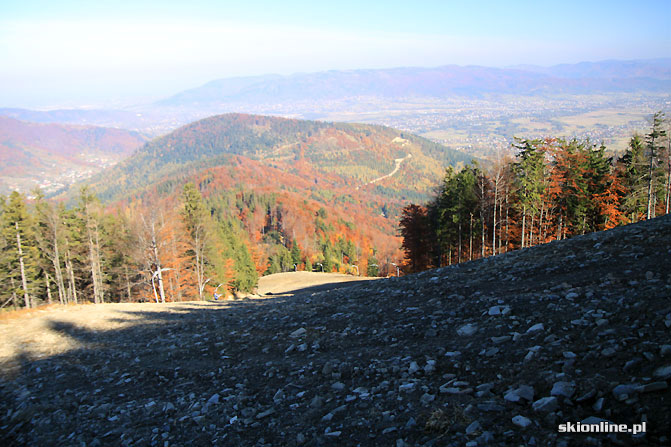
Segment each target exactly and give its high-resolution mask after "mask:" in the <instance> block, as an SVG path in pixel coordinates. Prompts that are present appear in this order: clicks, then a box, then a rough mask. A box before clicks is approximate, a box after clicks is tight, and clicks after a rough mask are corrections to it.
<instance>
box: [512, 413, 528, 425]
mask: <svg viewBox="0 0 671 447" xmlns="http://www.w3.org/2000/svg"><path fill="white" fill-rule="evenodd" d="M513 424H515V425H517V426H518V427H522V428H527V427H528V426H529V425H531V419H529V418H525V417H524V416H522V415H519V414H518V415H517V416H515V417H513Z"/></svg>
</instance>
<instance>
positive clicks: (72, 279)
mask: <svg viewBox="0 0 671 447" xmlns="http://www.w3.org/2000/svg"><path fill="white" fill-rule="evenodd" d="M65 268H66V270H67V272H68V276H69V279H70V297H71V298H72V301H73V302H74V303H75V304H77V284H76V283H75V272H74V269H73V268H72V260H71V259H70V249H69V248H66V250H65Z"/></svg>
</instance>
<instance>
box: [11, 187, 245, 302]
mask: <svg viewBox="0 0 671 447" xmlns="http://www.w3.org/2000/svg"><path fill="white" fill-rule="evenodd" d="M35 195H36V197H35V198H33V199H32V200H28V199H27V198H26V197H25V196H24V195H22V194H20V193H18V192H16V191H14V192H12V193H11V194H10V195H9V196H8V197H0V306H1V307H7V306H12V307H26V308H30V307H34V306H36V305H38V304H42V303H60V304H70V303H73V304H77V303H82V302H93V303H104V302H121V301H156V302H166V301H181V300H187V299H189V300H191V299H194V298H200V299H203V298H204V297H205V296H206V295H207V294H210V295H211V294H213V293H215V292H216V291H219V293H220V294H222V295H223V294H224V293H226V291H238V290H240V291H250V290H252V289H253V288H254V287H255V286H256V283H257V280H258V276H257V274H256V270H255V268H254V262H253V260H252V256H251V253H250V250H249V247H248V245H247V243H246V241H245V237H244V234H245V233H244V229H243V228H242V226H241V225H240V223H239V222H235V221H233V220H231V219H229V218H228V217H227V216H225V215H222V214H220V213H217V212H216V210H215V209H213V208H212V207H211V204H207V203H206V200H204V199H203V197H202V196H201V194H200V192H199V191H198V189H197V188H196V187H195V185H194V184H193V183H187V184H186V185H184V187H183V189H182V191H181V194H180V196H179V198H178V200H177V201H176V203H175V200H174V199H175V197H172V196H171V197H165V198H163V199H159V198H157V197H151V198H145V199H144V200H136V201H133V202H130V203H127V204H124V205H117V206H116V207H108V208H105V207H104V206H103V205H102V203H101V202H100V201H99V200H98V199H97V197H96V196H95V195H94V194H93V193H92V192H91V190H90V189H89V188H88V187H84V188H82V189H81V190H80V193H79V197H78V200H77V204H76V205H75V206H73V207H71V208H67V207H66V206H65V205H64V204H63V203H53V202H50V201H47V200H45V198H44V197H43V196H42V195H41V194H40V193H39V191H36V192H35Z"/></svg>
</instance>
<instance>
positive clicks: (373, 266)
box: [366, 249, 380, 277]
mask: <svg viewBox="0 0 671 447" xmlns="http://www.w3.org/2000/svg"><path fill="white" fill-rule="evenodd" d="M376 252H377V250H375V249H373V253H372V254H371V255H370V257H369V258H368V266H367V267H366V276H371V277H376V276H380V265H379V261H378V260H377V257H376V256H375V255H376Z"/></svg>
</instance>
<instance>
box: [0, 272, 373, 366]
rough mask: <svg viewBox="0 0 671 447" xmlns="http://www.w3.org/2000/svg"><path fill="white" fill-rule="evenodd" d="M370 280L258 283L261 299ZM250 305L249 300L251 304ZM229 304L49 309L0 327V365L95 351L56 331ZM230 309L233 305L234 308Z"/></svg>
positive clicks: (115, 327)
mask: <svg viewBox="0 0 671 447" xmlns="http://www.w3.org/2000/svg"><path fill="white" fill-rule="evenodd" d="M371 279H374V278H367V277H357V276H352V275H343V274H339V273H317V272H287V273H277V274H274V275H268V276H264V277H262V278H261V279H260V280H259V290H258V293H259V294H260V295H280V294H281V295H292V293H291V292H294V293H295V292H296V291H298V290H300V291H301V292H302V293H307V292H314V291H317V290H328V289H333V288H337V287H338V286H339V285H343V284H342V283H348V282H355V281H367V280H371ZM252 299H254V298H252ZM231 303H232V302H226V301H223V302H221V303H213V302H203V301H194V302H182V303H168V304H166V305H157V304H155V303H118V304H117V303H114V304H112V303H108V304H104V305H98V306H96V305H92V304H82V305H72V306H51V307H49V308H48V309H44V310H42V309H41V310H37V311H36V312H34V313H31V314H28V315H21V316H19V317H17V318H10V319H8V320H6V321H3V322H0V341H1V342H0V364H5V365H11V364H12V363H13V362H12V360H13V359H14V360H16V358H18V357H20V356H30V357H31V358H35V359H40V358H45V357H50V356H54V355H58V354H63V353H66V352H67V351H71V350H75V349H81V348H92V347H93V348H94V346H90V345H88V346H86V345H83V344H82V342H81V341H80V340H77V339H76V338H73V337H72V336H71V335H70V334H68V331H66V330H63V329H60V328H61V327H77V328H79V329H80V330H82V331H86V332H90V333H93V334H95V333H98V332H101V333H104V332H108V331H120V330H123V329H127V328H131V327H133V326H136V325H138V324H140V323H142V320H143V315H144V314H145V313H146V312H151V313H157V312H158V313H165V314H166V315H165V316H164V318H169V315H171V316H177V315H180V314H184V313H188V312H191V311H195V310H198V311H202V310H204V309H207V308H209V309H212V310H215V309H226V308H227V307H229V305H230V304H231ZM233 303H234V302H233Z"/></svg>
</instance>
